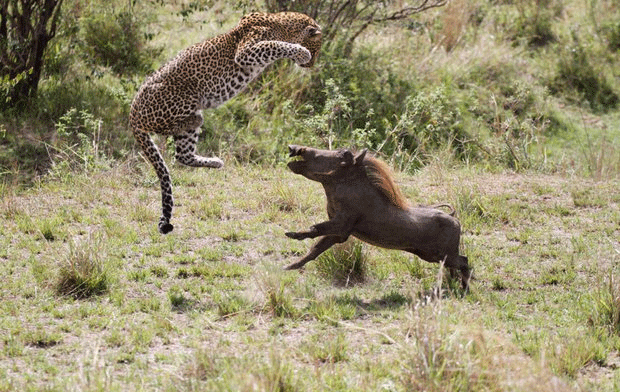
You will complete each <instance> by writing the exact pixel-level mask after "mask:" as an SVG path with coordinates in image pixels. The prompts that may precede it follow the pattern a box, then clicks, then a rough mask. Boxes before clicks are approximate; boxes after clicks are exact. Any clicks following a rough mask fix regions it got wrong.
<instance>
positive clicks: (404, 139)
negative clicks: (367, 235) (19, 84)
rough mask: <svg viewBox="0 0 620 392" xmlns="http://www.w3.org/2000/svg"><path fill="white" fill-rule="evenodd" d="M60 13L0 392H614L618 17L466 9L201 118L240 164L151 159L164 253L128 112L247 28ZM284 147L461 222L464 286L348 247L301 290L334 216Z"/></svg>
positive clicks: (292, 72) (2, 257)
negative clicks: (319, 233) (210, 47)
mask: <svg viewBox="0 0 620 392" xmlns="http://www.w3.org/2000/svg"><path fill="white" fill-rule="evenodd" d="M236 3H237V2H236ZM236 3H235V4H236ZM238 3H239V4H242V5H243V4H245V6H246V8H248V7H250V8H252V7H254V6H255V5H254V4H253V3H251V2H244V1H239V2H238ZM266 3H267V2H266ZM271 3H273V2H271ZM299 3H303V2H299ZM396 3H398V2H394V3H393V4H392V5H394V4H396ZM65 4H66V8H65V15H64V19H63V29H62V33H61V34H58V38H57V40H56V41H54V44H53V45H52V46H51V47H50V48H49V49H48V55H47V57H46V62H47V67H46V69H45V75H44V78H43V80H42V83H41V87H40V92H39V97H38V99H37V101H35V102H34V103H33V104H32V105H30V107H29V108H28V110H26V111H25V112H23V113H18V114H16V113H15V112H10V111H7V112H5V113H0V176H1V177H0V178H1V181H0V183H1V184H0V224H1V227H2V232H1V234H0V276H2V277H3V280H2V284H0V298H1V301H0V314H1V315H2V316H1V317H0V391H4V390H6V391H35V390H37V391H38V390H53V391H66V390H79V391H110V390H112V391H114V390H118V391H125V390H164V391H166V390H169V391H177V390H187V391H192V390H231V391H237V390H243V391H245V390H256V391H293V390H330V391H331V390H337V391H345V390H347V391H359V390H385V391H392V390H394V391H411V390H426V391H448V390H449V391H453V390H454V391H457V390H458V391H570V390H577V391H610V390H611V391H620V280H619V279H620V265H619V263H618V261H619V260H620V225H619V223H618V222H620V191H619V189H620V180H619V178H620V150H619V148H618V146H619V145H620V132H619V129H620V114H619V112H618V105H619V102H620V98H618V97H619V96H618V94H620V79H619V78H618V75H620V71H619V70H618V64H620V24H619V23H618V20H619V19H618V15H620V6H619V5H618V4H617V2H614V1H596V2H588V1H577V0H571V1H568V0H567V1H559V0H553V1H536V2H533V1H516V2H502V1H500V2H494V3H488V2H479V1H461V0H458V1H456V0H455V1H453V2H451V3H450V4H448V5H447V6H445V7H440V8H438V9H435V10H432V11H429V12H427V13H423V14H420V15H417V16H416V17H413V18H411V19H408V20H405V21H401V22H400V23H395V24H389V25H377V26H373V28H371V29H369V30H367V31H366V32H364V34H362V35H360V37H359V39H358V41H357V42H356V45H355V47H354V50H353V51H352V52H351V53H350V54H349V57H346V56H342V53H341V49H342V45H340V44H341V42H340V41H338V39H339V38H338V36H336V38H335V39H334V40H335V42H333V43H331V45H330V44H329V43H327V44H326V45H325V46H324V48H323V53H322V54H321V57H320V58H319V61H318V62H317V65H316V67H315V68H313V69H312V70H305V71H302V70H300V69H298V68H296V67H294V66H293V65H291V64H288V63H282V64H279V65H278V66H276V67H272V68H271V69H270V70H268V72H266V73H265V75H264V76H263V77H261V78H259V80H257V81H256V82H255V83H254V84H253V85H252V86H251V87H250V89H249V90H248V91H246V92H245V93H244V94H242V95H241V96H239V97H237V98H235V99H234V100H232V101H231V102H229V103H227V104H226V105H223V106H222V107H220V108H218V109H216V110H209V111H206V112H205V113H204V114H205V125H204V126H203V135H202V136H201V142H200V145H199V151H200V152H202V153H204V154H206V155H210V154H211V153H213V154H217V155H218V156H220V157H222V158H223V159H224V161H225V162H226V166H225V167H224V168H223V169H221V170H206V169H191V168H186V167H183V166H181V165H178V164H175V163H174V157H173V153H172V147H171V145H170V144H169V143H168V144H167V143H166V141H165V140H163V139H161V138H159V139H157V142H158V143H159V145H160V147H162V150H164V151H165V159H166V161H167V162H168V165H169V167H170V168H171V172H172V179H173V182H174V195H175V199H176V203H177V205H176V208H175V210H174V213H173V223H174V225H175V230H174V231H173V232H172V233H171V234H169V235H166V236H163V235H161V234H159V233H158V231H157V221H158V218H159V212H160V201H161V200H160V192H159V184H158V181H157V177H156V176H155V174H154V171H153V169H152V167H151V166H150V165H149V164H148V163H147V162H146V161H145V160H144V159H143V157H142V156H141V155H140V153H139V151H137V150H136V145H135V143H134V141H133V139H132V137H131V134H130V132H129V130H128V128H127V112H128V108H129V103H130V102H131V98H132V97H133V94H135V90H136V88H137V87H138V86H139V84H140V83H141V82H142V80H143V79H144V75H145V74H146V73H147V72H146V71H145V69H148V68H149V67H156V66H158V65H159V64H161V63H163V62H164V61H165V60H166V59H169V58H170V57H171V56H173V55H174V54H175V53H176V52H177V51H178V50H180V49H181V48H183V47H185V46H187V45H189V44H191V43H194V42H198V41H200V40H201V39H203V38H204V37H206V36H213V35H215V34H217V33H219V32H222V31H224V30H226V29H228V28H230V27H231V26H233V25H234V23H236V21H237V20H238V18H239V17H240V16H241V15H242V11H243V12H245V11H247V9H243V10H242V9H241V8H243V7H233V6H232V5H230V4H229V2H219V1H206V0H205V1H198V2H184V1H177V2H170V3H168V4H160V3H157V2H152V3H148V4H147V3H145V4H143V5H136V4H134V3H131V5H127V4H125V2H121V1H111V2H110V4H106V5H101V4H99V3H98V2H88V1H86V2H82V1H77V0H71V1H69V0H66V2H65ZM248 4H249V6H248ZM261 4H262V3H261ZM584 10H585V11H584ZM140 23H142V24H140ZM119 26H120V29H119ZM140 26H142V27H144V26H147V27H148V28H147V29H146V30H142V29H141V28H142V27H140ZM343 31H346V28H344V27H343ZM114 34H120V38H119V36H118V35H114ZM123 34H125V35H126V36H124V35H123ZM132 34H133V38H136V37H149V38H148V40H147V41H146V42H143V41H139V40H138V43H139V44H136V43H135V41H132V40H125V39H121V38H123V37H124V38H127V37H130V38H131V37H132ZM109 37H112V38H113V39H108V38H109ZM143 39H144V38H143ZM103 41H105V42H106V43H108V44H109V45H107V44H104V43H103ZM128 42H129V44H128V45H127V43H128ZM115 45H116V46H115ZM123 45H126V46H123ZM149 45H151V46H149ZM104 47H105V48H106V49H109V50H110V53H107V54H106V53H105V52H102V51H100V49H102V48H104ZM129 49H134V50H136V52H131V51H128V50H129ZM118 53H122V54H123V55H122V56H120V55H118ZM127 53H129V54H135V55H136V57H135V59H137V60H136V62H137V63H136V64H137V65H136V64H134V65H135V66H136V68H135V69H133V70H132V71H131V72H130V71H128V69H129V68H128V67H129V66H128V65H127V64H125V63H120V65H119V64H118V63H114V62H113V60H114V59H118V58H125V57H123V56H126V57H128V55H127ZM158 53H159V55H158ZM158 56H159V57H158ZM115 66H116V68H115ZM0 82H2V83H4V82H5V81H4V80H2V81H0ZM3 86H4V85H2V84H0V87H3ZM287 143H296V144H308V145H312V146H315V147H321V148H327V147H334V148H337V147H342V146H347V147H349V146H355V147H357V148H369V149H370V150H371V151H373V152H375V153H377V154H378V156H379V157H380V158H382V159H384V160H386V161H387V162H388V163H389V164H390V166H391V167H392V168H394V171H395V176H396V178H397V182H398V184H399V185H400V186H401V187H402V190H403V192H404V194H405V195H406V196H407V198H408V199H409V200H410V201H411V202H412V204H435V203H443V202H446V203H450V204H452V205H453V206H454V207H455V208H456V211H457V215H458V217H459V219H460V221H461V224H462V227H463V237H462V248H463V249H462V250H463V252H462V253H463V254H466V255H467V256H468V257H469V260H470V263H471V265H472V267H473V268H474V279H473V280H472V282H471V290H470V291H469V292H468V293H463V292H462V290H461V289H460V287H459V283H458V282H456V281H451V280H450V279H448V277H446V276H444V274H443V270H442V269H441V268H440V267H439V266H438V265H435V264H429V263H425V262H423V261H421V260H419V259H417V258H416V257H414V256H413V255H409V254H405V253H404V252H397V251H389V250H384V249H379V248H376V247H372V246H369V245H363V244H361V243H360V242H355V241H353V242H350V243H347V244H345V245H344V246H342V247H339V248H338V249H336V250H335V251H334V252H327V253H326V254H324V255H323V256H322V257H321V258H319V259H318V260H315V261H313V262H311V263H309V264H308V265H307V266H306V269H305V271H304V272H303V273H299V272H296V271H294V272H291V271H283V270H282V267H283V266H285V265H287V264H288V263H290V262H292V261H294V260H296V259H297V258H298V257H300V256H301V255H303V254H304V253H305V252H306V251H307V249H308V247H309V246H310V244H311V243H312V241H310V240H306V241H303V242H299V241H294V240H291V239H288V238H286V237H285V236H284V233H285V232H287V231H291V230H299V229H302V228H306V227H308V226H310V225H312V224H314V223H317V222H320V221H323V220H324V219H325V218H326V212H325V200H324V194H323V190H322V188H321V186H320V185H319V184H317V183H312V182H310V181H309V180H306V179H304V178H302V177H300V176H296V175H294V174H292V173H291V172H289V171H288V170H287V169H286V167H285V162H286V161H287V159H288V158H287V157H286V145H287Z"/></svg>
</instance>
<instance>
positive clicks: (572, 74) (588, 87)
mask: <svg viewBox="0 0 620 392" xmlns="http://www.w3.org/2000/svg"><path fill="white" fill-rule="evenodd" d="M597 57H598V56H596V54H595V53H592V51H589V50H587V48H585V47H583V46H580V45H577V46H574V47H573V48H571V49H570V50H569V51H568V53H563V54H562V55H561V56H560V59H559V61H558V63H557V71H556V76H555V78H553V79H552V81H551V82H550V85H549V88H550V90H551V92H552V93H553V94H557V95H562V96H564V97H566V98H567V99H569V100H570V99H571V98H570V97H571V96H573V95H575V93H577V96H578V97H579V98H580V99H582V100H584V101H586V102H587V103H588V104H589V106H590V107H591V108H592V109H593V110H595V111H602V112H606V111H609V110H612V109H615V108H617V107H618V103H619V102H620V97H619V96H618V94H617V93H616V92H615V91H614V90H613V88H612V86H611V83H610V82H609V81H608V80H607V78H606V77H605V75H604V74H602V73H601V72H600V70H599V69H596V67H595V66H594V65H593V64H592V62H591V59H593V58H597ZM576 103H579V102H576Z"/></svg>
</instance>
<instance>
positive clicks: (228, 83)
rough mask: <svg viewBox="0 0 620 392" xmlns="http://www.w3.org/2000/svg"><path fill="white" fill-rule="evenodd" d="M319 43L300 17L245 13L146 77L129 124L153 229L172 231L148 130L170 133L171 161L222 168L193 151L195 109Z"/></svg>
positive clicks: (167, 192) (164, 175)
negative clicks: (150, 192)
mask: <svg viewBox="0 0 620 392" xmlns="http://www.w3.org/2000/svg"><path fill="white" fill-rule="evenodd" d="M321 43H322V35H321V28H320V27H319V25H318V24H317V23H316V22H315V21H314V20H313V19H312V18H310V17H309V16H307V15H304V14H300V13H296V12H279V13H273V14H269V13H251V14H248V15H246V16H244V17H243V18H241V20H240V21H239V24H238V25H237V26H236V27H235V28H233V29H232V30H231V31H229V32H228V33H225V34H222V35H218V36H216V37H214V38H210V39H207V40H205V41H203V42H200V43H198V44H195V45H193V46H190V47H189V48H187V49H185V50H183V51H181V52H180V53H179V54H178V55H177V56H176V57H175V58H174V59H172V60H171V61H170V62H168V63H167V64H165V65H164V66H162V67H161V68H160V69H159V70H157V71H156V72H155V73H153V74H152V75H150V76H149V77H147V78H146V80H145V81H144V83H143V84H142V86H141V87H140V89H139V90H138V93H137V94H136V96H135V98H134V100H133V102H132V104H131V112H130V115H129V124H130V126H131V129H132V131H133V133H134V136H135V137H136V140H137V141H138V143H139V144H140V147H141V148H142V151H143V153H144V155H145V156H146V158H147V159H148V160H149V162H151V164H152V165H153V167H154V168H155V171H156V172H157V176H158V177H159V182H160V185H161V196H162V216H161V218H160V219H159V231H160V233H162V234H167V233H169V232H171V231H172V230H173V228H174V226H173V225H172V224H171V223H170V219H171V217H172V208H173V205H174V200H173V197H172V182H171V180H170V172H169V171H168V168H167V167H166V163H165V162H164V160H163V158H162V155H161V153H160V152H159V150H158V148H157V146H156V145H155V143H154V142H153V140H152V139H151V136H150V134H151V133H157V134H161V135H172V136H173V137H174V142H175V157H176V160H177V161H179V162H180V163H182V164H184V165H188V166H195V167H211V168H220V167H222V166H223V165H224V162H223V161H222V160H221V159H219V158H217V157H212V158H206V157H203V156H200V155H196V141H197V140H198V135H199V134H200V131H201V129H200V127H201V125H202V123H203V117H202V114H201V111H202V110H203V109H208V108H214V107H216V106H219V105H221V104H222V103H224V102H226V101H228V100H229V99H231V98H232V97H234V96H235V95H237V94H238V93H239V92H241V91H242V90H243V89H244V88H245V87H246V86H247V85H248V84H249V83H250V82H251V81H252V80H254V79H255V78H256V77H257V76H258V75H259V74H260V73H261V72H262V71H263V70H264V69H265V68H266V67H267V66H268V65H269V64H271V63H273V62H275V61H276V60H279V59H284V58H289V59H292V60H293V61H294V62H295V63H296V64H297V65H299V66H301V67H312V66H313V65H314V63H315V61H316V58H317V55H318V52H319V50H320V48H321Z"/></svg>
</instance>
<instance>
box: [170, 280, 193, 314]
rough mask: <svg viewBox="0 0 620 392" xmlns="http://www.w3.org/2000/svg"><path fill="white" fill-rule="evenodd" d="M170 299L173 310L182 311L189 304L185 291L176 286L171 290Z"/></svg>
mask: <svg viewBox="0 0 620 392" xmlns="http://www.w3.org/2000/svg"><path fill="white" fill-rule="evenodd" d="M168 298H169V299H170V306H172V309H173V310H177V311H181V310H183V309H184V308H186V307H187V306H188V304H189V300H188V299H187V298H186V297H185V294H184V293H183V291H182V290H181V289H180V288H178V287H176V286H175V287H172V288H171V289H170V291H169V292H168Z"/></svg>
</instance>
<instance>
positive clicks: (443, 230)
mask: <svg viewBox="0 0 620 392" xmlns="http://www.w3.org/2000/svg"><path fill="white" fill-rule="evenodd" d="M288 148H289V152H290V156H291V157H297V158H298V159H296V160H294V161H291V162H289V163H288V167H289V169H291V171H292V172H293V173H295V174H301V175H302V176H304V177H306V178H308V179H310V180H313V181H318V182H320V183H321V184H322V185H323V188H324V189H325V194H326V196H327V215H328V216H329V220H328V221H326V222H321V223H317V224H316V225H314V226H311V227H310V229H309V230H308V231H299V232H288V233H286V236H287V237H289V238H293V239H296V240H303V239H306V238H315V237H321V238H320V239H319V241H318V242H317V243H316V244H314V246H313V247H312V248H311V249H310V251H309V252H308V254H306V255H305V256H304V257H302V258H301V259H299V260H298V261H296V262H294V263H292V264H290V265H288V266H287V267H286V269H298V268H301V267H303V266H304V265H305V264H306V263H307V262H309V261H311V260H314V259H315V258H316V257H318V256H319V255H320V254H321V253H323V252H325V251H326V250H327V249H329V248H330V247H331V246H332V245H334V244H336V243H341V242H344V241H346V240H347V238H348V237H349V236H350V235H352V236H354V237H357V238H359V239H360V240H362V241H365V242H367V243H369V244H372V245H376V246H380V247H383V248H388V249H399V250H404V251H406V252H410V253H413V254H415V255H417V256H418V257H420V258H421V259H423V260H426V261H428V262H431V263H439V262H442V261H443V262H444V266H445V267H447V268H449V269H450V271H451V272H452V273H453V274H454V273H455V272H458V271H460V272H461V281H462V284H463V288H464V289H467V286H468V282H469V277H470V270H469V266H468V264H467V257H465V256H461V255H459V241H460V237H461V225H460V223H459V221H458V220H457V219H456V218H455V217H453V216H452V215H451V214H447V213H445V212H443V211H440V210H438V209H436V208H432V207H411V206H410V205H409V203H408V202H407V200H406V199H405V198H404V197H403V195H402V194H401V192H400V190H399V188H398V187H397V186H396V184H395V183H394V180H393V178H392V176H391V174H390V171H389V169H388V167H387V165H386V164H385V163H383V162H381V161H379V160H378V159H376V158H374V157H370V156H366V150H363V151H361V152H360V153H357V154H356V155H354V154H353V153H352V152H351V151H349V150H339V151H328V150H318V149H315V148H310V147H302V146H295V145H291V146H289V147H288Z"/></svg>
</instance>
